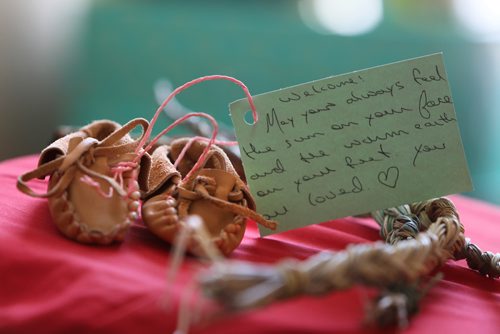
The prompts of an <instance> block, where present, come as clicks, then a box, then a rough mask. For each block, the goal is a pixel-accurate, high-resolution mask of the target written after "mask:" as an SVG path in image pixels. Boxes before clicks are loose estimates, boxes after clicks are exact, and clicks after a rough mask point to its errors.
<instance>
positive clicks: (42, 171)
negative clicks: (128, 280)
mask: <svg viewBox="0 0 500 334" xmlns="http://www.w3.org/2000/svg"><path fill="white" fill-rule="evenodd" d="M148 126H149V124H148V122H147V121H146V120H144V119H134V120H132V121H130V122H129V123H127V124H126V125H124V126H121V125H119V124H118V123H115V122H112V121H107V120H103V121H96V122H93V123H91V124H89V125H87V126H85V127H83V128H81V129H80V130H79V131H77V132H74V133H71V134H68V135H66V136H65V137H63V138H61V139H58V140H56V141H55V142H54V143H52V144H51V145H50V146H48V147H47V148H46V149H44V150H43V151H42V153H41V155H40V159H39V164H38V168H36V169H35V170H33V171H31V172H28V173H26V174H24V175H21V176H20V177H19V179H18V183H17V186H18V189H19V190H21V191H22V192H24V193H26V194H28V195H31V196H34V197H43V198H47V199H48V203H49V209H50V212H51V215H52V218H53V221H54V223H55V224H56V226H57V227H58V229H59V230H60V231H61V232H62V233H63V234H64V235H65V236H67V237H68V238H70V239H74V240H76V241H79V242H82V243H88V244H101V245H104V244H110V243H112V242H114V241H122V240H123V239H124V238H125V235H126V233H127V231H128V229H129V227H130V225H131V223H132V222H134V221H135V220H137V219H138V218H139V216H140V215H139V213H140V211H141V209H142V219H143V221H144V223H145V225H146V226H147V227H148V228H149V229H150V230H151V231H152V232H153V233H154V234H156V235H157V236H158V237H160V238H161V239H163V240H165V241H167V242H169V243H172V242H173V240H174V239H175V237H176V235H177V234H178V231H179V228H180V226H181V224H182V221H183V219H184V218H185V217H187V216H188V215H198V216H200V217H201V219H202V220H203V222H204V224H205V227H206V229H207V230H208V232H209V234H210V236H211V237H212V241H213V242H214V243H215V245H216V246H217V247H218V248H219V249H220V251H221V252H222V253H223V254H225V255H227V254H229V253H230V252H231V251H232V250H233V249H234V248H236V247H237V246H238V245H239V244H240V242H241V240H242V238H243V235H244V232H245V227H246V217H250V218H252V219H254V220H256V221H257V222H259V223H262V224H264V225H266V226H268V227H270V228H273V227H274V224H273V223H272V222H269V221H266V220H265V219H263V218H262V217H261V216H260V215H258V214H257V213H256V212H255V211H254V210H255V203H254V200H253V198H252V196H251V194H250V192H249V190H248V188H247V186H246V184H245V183H244V182H243V181H242V180H241V179H240V177H239V176H238V174H237V173H236V172H235V170H234V168H233V165H232V164H231V162H230V160H229V159H228V157H227V155H226V154H225V153H224V151H223V150H222V149H220V148H219V147H217V146H215V145H212V146H210V148H209V149H208V152H205V150H206V149H207V145H208V144H207V143H206V142H205V141H198V140H196V141H193V140H190V139H189V138H182V139H177V140H174V141H172V142H171V143H169V144H168V145H161V146H157V147H156V149H155V150H154V151H153V152H152V153H149V152H145V151H144V150H143V148H142V147H139V146H140V140H141V139H142V137H141V138H139V139H132V137H131V136H130V132H131V131H132V130H133V129H134V128H136V127H141V128H142V130H143V135H142V136H144V132H146V130H147V128H148ZM202 155H203V158H202ZM179 158H180V159H179ZM178 159H179V161H178V162H177V164H176V165H174V163H173V162H175V161H177V160H178ZM200 159H203V163H202V164H201V165H199V164H196V163H197V162H198V160H200ZM195 165H199V166H200V167H199V168H197V169H196V170H193V167H194V166H195ZM46 176H50V180H49V184H48V190H47V192H46V193H36V192H34V191H33V190H32V189H31V188H30V187H29V186H28V185H27V182H28V181H30V180H32V179H34V178H40V179H43V178H45V177H46ZM186 176H187V177H186ZM141 203H142V205H141ZM197 247H198V245H197V244H196V242H195V241H191V243H190V244H189V245H188V249H189V250H190V251H191V252H193V253H197V252H198V249H197Z"/></svg>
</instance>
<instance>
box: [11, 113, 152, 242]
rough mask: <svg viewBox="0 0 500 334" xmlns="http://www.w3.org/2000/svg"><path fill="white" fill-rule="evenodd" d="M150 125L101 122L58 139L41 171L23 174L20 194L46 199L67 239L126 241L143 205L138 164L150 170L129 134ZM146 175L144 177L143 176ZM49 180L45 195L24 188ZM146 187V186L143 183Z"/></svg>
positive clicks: (44, 158) (44, 153)
mask: <svg viewBox="0 0 500 334" xmlns="http://www.w3.org/2000/svg"><path fill="white" fill-rule="evenodd" d="M137 126H140V127H142V130H143V133H144V131H145V130H146V129H147V127H148V122H147V121H146V120H144V119H134V120H132V121H130V122H129V123H127V124H126V125H124V126H121V125H119V124H118V123H115V122H112V121H108V120H103V121H96V122H93V123H91V124H89V125H87V126H85V127H83V128H81V129H80V130H79V131H77V132H74V133H71V134H68V135H66V136H65V137H63V138H60V139H58V140H56V141H55V142H54V143H52V144H51V145H50V146H49V147H47V148H46V149H44V150H43V151H42V153H41V155H40V159H39V164H38V168H37V169H35V170H33V171H31V172H28V173H26V174H24V175H21V176H20V177H19V179H18V183H17V187H18V189H19V190H21V191H22V192H24V193H26V194H28V195H30V196H33V197H42V198H47V199H48V204H49V209H50V212H51V215H52V219H53V221H54V223H55V224H56V226H57V227H58V229H59V230H60V231H61V232H62V233H63V234H64V235H65V236H67V237H68V238H70V239H73V240H76V241H78V242H82V243H87V244H102V245H104V244H110V243H112V242H113V241H122V240H123V239H124V237H125V234H126V232H127V231H128V228H129V226H130V224H131V222H132V221H134V220H136V219H137V218H138V213H139V212H138V210H139V207H140V203H139V200H140V191H139V183H138V180H139V182H140V180H145V179H146V178H147V177H146V176H142V175H140V174H139V173H140V172H141V170H140V166H141V165H142V166H144V167H145V168H144V170H145V171H146V172H147V171H148V170H149V163H150V161H149V159H150V157H149V155H148V154H144V155H142V157H141V159H140V161H138V162H137V161H135V160H137V159H138V154H137V153H136V149H137V145H138V142H139V140H133V139H132V138H131V137H130V135H129V132H130V131H132V130H133V129H134V128H135V127H137ZM143 174H144V173H143ZM48 175H49V176H50V180H49V184H48V188H47V192H46V193H43V194H40V193H36V192H34V191H33V190H32V189H31V188H29V187H28V185H27V184H26V183H27V182H28V181H30V180H32V179H34V178H40V179H43V178H45V177H46V176H48ZM144 186H145V185H144Z"/></svg>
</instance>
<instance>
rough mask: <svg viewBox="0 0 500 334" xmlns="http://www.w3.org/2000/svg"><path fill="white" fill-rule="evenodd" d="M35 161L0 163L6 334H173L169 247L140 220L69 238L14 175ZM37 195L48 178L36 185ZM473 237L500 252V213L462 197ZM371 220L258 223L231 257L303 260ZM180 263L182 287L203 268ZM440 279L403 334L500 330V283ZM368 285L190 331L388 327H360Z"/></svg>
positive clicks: (459, 268) (368, 229)
mask: <svg viewBox="0 0 500 334" xmlns="http://www.w3.org/2000/svg"><path fill="white" fill-rule="evenodd" d="M35 163H36V157H35V156H28V157H21V158H18V159H14V160H9V161H4V162H2V163H0V184H1V187H0V198H1V199H2V200H1V204H0V254H1V260H0V282H1V284H0V333H169V332H172V331H173V329H174V328H175V324H176V316H177V309H176V308H174V309H171V310H165V309H164V308H162V307H161V306H160V300H161V298H162V296H163V295H164V293H165V289H166V283H165V282H166V280H165V273H166V268H167V265H168V263H169V259H170V247H169V246H168V245H167V244H165V243H164V242H162V241H161V240H159V239H158V238H156V237H155V236H153V235H152V234H151V233H149V231H148V230H147V229H146V228H145V227H144V226H143V225H142V224H136V225H134V226H133V227H132V229H131V231H130V233H129V235H128V237H127V239H126V241H125V242H124V243H123V244H121V245H115V246H111V247H94V246H86V245H81V244H78V243H76V242H73V241H71V240H68V239H66V238H64V237H63V236H62V235H61V234H60V233H59V232H58V231H57V230H56V228H55V226H54V225H53V224H52V222H51V218H50V215H49V211H48V208H47V203H46V201H45V200H41V199H34V198H30V197H28V196H26V195H24V194H21V193H20V192H18V191H17V190H16V187H15V183H16V178H17V176H18V175H19V174H21V173H22V172H26V171H27V170H30V169H32V168H33V167H34V166H35ZM35 182H36V183H35V188H36V189H37V190H44V189H45V185H46V183H45V181H35ZM452 200H453V201H454V202H455V204H456V206H457V207H458V210H459V212H460V215H461V218H462V222H463V224H464V225H465V228H466V235H467V236H468V237H470V238H471V239H472V241H473V242H474V243H476V244H477V245H479V246H480V247H481V248H482V249H483V250H491V251H494V252H498V251H500V247H499V246H500V243H499V240H500V235H499V233H498V231H499V229H500V208H498V207H494V206H492V205H488V204H485V203H482V202H479V201H476V200H472V199H468V198H465V197H460V196H454V197H452ZM378 239H379V236H378V228H377V225H376V224H375V222H373V221H372V220H368V219H357V218H345V219H338V220H334V221H331V222H327V223H324V224H319V225H314V226H309V227H306V228H302V229H299V230H295V231H289V232H285V233H282V234H279V235H275V236H271V237H266V238H259V237H258V234H257V228H256V226H255V225H254V224H250V226H249V227H248V229H247V232H246V235H245V239H244V241H243V243H242V245H241V246H240V247H239V248H238V249H237V250H236V251H235V252H234V253H233V254H232V256H231V257H232V258H234V259H242V260H249V261H258V262H268V263H272V262H275V261H277V260H279V259H282V258H285V257H294V258H299V259H304V258H306V257H308V256H310V255H312V254H315V253H317V252H318V251H321V250H326V249H332V250H341V249H344V248H345V247H346V246H347V245H348V244H351V243H366V242H372V241H375V240H378ZM195 264H197V261H196V260H195V259H193V258H190V259H187V261H186V262H185V263H184V265H183V267H182V270H181V273H180V276H179V278H178V280H177V281H176V283H175V286H174V287H170V289H168V290H169V291H174V294H175V298H176V299H178V297H179V295H180V294H181V290H182V287H184V286H185V285H186V282H187V281H189V279H190V278H191V277H192V276H193V275H194V274H195V273H196V272H197V268H196V266H195ZM442 272H443V273H444V279H443V280H442V281H441V282H439V283H438V284H437V285H436V286H435V287H434V288H433V289H432V290H431V291H430V293H429V295H428V296H427V297H426V298H425V299H424V301H423V303H422V304H421V312H420V313H419V314H417V315H416V316H415V317H413V318H412V319H411V322H410V326H409V328H407V329H406V330H405V332H406V333H435V332H437V331H439V332H441V333H500V283H499V281H498V280H497V281H494V280H492V279H488V278H485V277H482V276H480V275H479V274H476V273H475V272H473V271H471V270H469V269H467V266H466V264H465V263H464V261H460V262H449V263H447V264H446V265H445V266H444V267H443V268H442ZM364 291H365V290H363V289H362V288H353V289H350V290H347V291H342V292H335V293H330V294H328V295H325V296H322V297H309V296H306V297H300V298H296V299H293V300H287V301H282V302H279V303H276V304H273V305H272V306H269V307H265V308H262V309H259V310H255V311H251V312H247V313H241V314H238V315H232V316H230V317H224V318H221V319H218V320H214V321H213V322H210V323H209V324H207V325H204V326H200V325H197V326H194V327H192V328H191V333H365V332H373V333H387V332H396V330H387V329H386V330H376V329H372V328H367V327H365V326H364V325H363V324H362V319H363V317H364V307H365V305H364V303H365V302H366V297H364V296H366V294H365V292H364Z"/></svg>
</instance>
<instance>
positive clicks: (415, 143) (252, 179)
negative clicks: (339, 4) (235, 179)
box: [230, 54, 472, 234]
mask: <svg viewBox="0 0 500 334" xmlns="http://www.w3.org/2000/svg"><path fill="white" fill-rule="evenodd" d="M254 102H255V105H256V108H257V112H258V113H259V117H260V119H259V122H257V123H256V124H253V125H250V124H248V123H246V122H245V114H246V113H247V112H248V110H249V106H248V102H247V101H246V100H239V101H236V102H233V103H232V104H231V105H230V110H231V117H232V119H233V123H234V127H235V131H236V136H237V139H238V142H239V146H240V150H241V157H242V160H243V164H244V168H245V174H246V176H247V181H248V184H249V187H250V190H251V192H252V194H253V195H254V196H255V199H256V204H257V211H258V212H260V213H261V214H263V215H264V216H265V217H266V218H268V219H273V220H276V221H278V222H279V223H280V224H279V226H278V230H277V231H278V232H279V231H285V230H290V229H294V228H298V227H302V226H305V225H309V224H314V223H319V222H324V221H327V220H330V219H334V218H339V217H345V216H349V215H356V214H362V213H366V212H370V211H373V210H377V209H383V208H388V207H392V206H397V205H401V204H406V203H411V202H415V201H420V200H425V199H430V198H433V197H437V196H442V195H447V194H452V193H458V192H463V191H470V190H471V189H472V183H471V179H470V176H469V172H468V168H467V163H466V160H465V156H464V151H463V147H462V143H461V139H460V133H459V129H458V124H457V118H456V115H455V111H454V108H453V98H452V96H451V93H450V89H449V85H448V79H447V77H446V73H445V69H444V65H443V61H442V55H441V54H435V55H430V56H425V57H421V58H416V59H412V60H407V61H402V62H398V63H393V64H389V65H385V66H380V67H375V68H371V69H367V70H363V71H357V72H353V73H349V74H345V75H340V76H335V77H330V78H326V79H322V80H318V81H314V82H310V83H307V84H302V85H298V86H294V87H290V88H286V89H281V90H277V91H274V92H270V93H265V94H261V95H257V96H254ZM261 233H263V234H269V233H271V232H270V231H268V230H265V229H261Z"/></svg>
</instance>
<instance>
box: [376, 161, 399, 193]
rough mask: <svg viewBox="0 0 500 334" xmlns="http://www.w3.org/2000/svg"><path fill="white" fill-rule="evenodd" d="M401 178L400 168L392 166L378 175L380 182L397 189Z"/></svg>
mask: <svg viewBox="0 0 500 334" xmlns="http://www.w3.org/2000/svg"><path fill="white" fill-rule="evenodd" d="M398 178H399V168H398V167H396V166H391V167H389V168H387V170H386V171H381V172H380V173H378V182H380V183H381V184H383V185H384V186H386V187H389V188H393V189H394V188H396V185H397V184H398Z"/></svg>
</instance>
